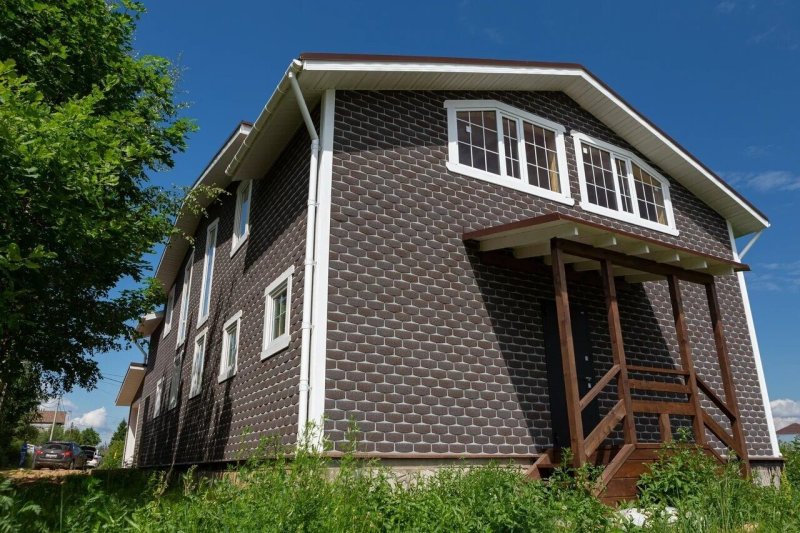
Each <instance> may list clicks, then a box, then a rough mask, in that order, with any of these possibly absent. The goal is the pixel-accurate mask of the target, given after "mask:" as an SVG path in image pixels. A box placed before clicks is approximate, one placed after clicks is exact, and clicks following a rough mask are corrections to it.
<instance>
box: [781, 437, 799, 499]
mask: <svg viewBox="0 0 800 533" xmlns="http://www.w3.org/2000/svg"><path fill="white" fill-rule="evenodd" d="M781 453H782V454H783V457H784V459H785V460H786V465H785V470H784V477H785V479H786V480H787V481H789V483H791V484H792V486H794V487H795V488H796V489H797V490H800V437H795V439H794V440H793V441H792V442H786V443H783V444H781Z"/></svg>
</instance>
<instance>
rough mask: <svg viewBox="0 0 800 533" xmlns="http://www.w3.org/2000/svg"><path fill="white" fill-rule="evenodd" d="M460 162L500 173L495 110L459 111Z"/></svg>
mask: <svg viewBox="0 0 800 533" xmlns="http://www.w3.org/2000/svg"><path fill="white" fill-rule="evenodd" d="M456 129H457V130H458V162H459V163H461V164H462V165H467V166H470V167H473V168H477V169H480V170H486V171H487V172H492V173H494V174H498V173H499V172H500V158H499V153H498V144H497V119H496V116H495V112H494V111H459V112H457V113H456Z"/></svg>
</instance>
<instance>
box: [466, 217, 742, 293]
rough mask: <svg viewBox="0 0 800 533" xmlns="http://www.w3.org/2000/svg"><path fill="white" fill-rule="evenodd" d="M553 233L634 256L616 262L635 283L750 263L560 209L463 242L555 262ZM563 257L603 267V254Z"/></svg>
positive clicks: (579, 267) (729, 270)
mask: <svg viewBox="0 0 800 533" xmlns="http://www.w3.org/2000/svg"><path fill="white" fill-rule="evenodd" d="M554 238H557V239H562V240H565V241H572V242H575V243H579V244H582V245H587V246H588V247H591V248H592V249H594V250H599V251H606V252H607V253H609V254H614V255H615V256H618V257H622V256H623V255H624V256H628V257H630V258H632V259H631V260H628V261H625V262H624V263H625V264H622V265H621V264H617V262H613V263H614V264H613V269H614V276H618V277H620V276H621V277H624V278H625V279H626V281H628V282H632V283H637V282H642V281H653V280H659V279H665V278H666V276H667V274H668V273H670V272H671V271H675V272H684V273H686V274H688V275H690V276H691V275H692V274H697V275H700V276H702V275H706V276H708V275H710V276H719V275H727V274H733V273H734V272H738V271H747V270H750V267H749V266H747V265H746V264H743V263H739V262H736V261H733V260H732V259H728V258H724V257H718V256H714V255H710V254H706V253H703V252H698V251H695V250H690V249H688V248H684V247H682V246H677V245H673V244H669V243H666V242H662V241H658V240H656V239H653V238H650V237H645V236H642V235H636V234H634V233H630V232H628V231H624V230H620V229H616V228H612V227H608V226H604V225H602V224H598V223H595V222H589V221H586V220H581V219H579V218H576V217H573V216H570V215H564V214H561V213H550V214H547V215H541V216H538V217H533V218H529V219H525V220H521V221H518V222H512V223H509V224H501V225H498V226H492V227H489V228H485V229H481V230H477V231H472V232H468V233H465V234H464V235H463V239H464V241H476V242H478V243H479V246H480V251H482V252H490V251H493V250H501V249H510V250H512V252H513V254H514V257H516V258H518V259H526V258H532V257H543V258H544V260H545V262H546V263H549V262H550V252H551V248H550V241H551V239H554ZM633 259H635V260H633ZM564 262H565V263H570V264H571V266H572V269H573V270H575V271H578V272H581V271H590V270H600V261H599V260H598V259H596V258H588V257H586V256H585V255H571V254H569V251H566V253H565V257H564ZM638 264H641V267H640V268H636V267H637V265H638ZM698 277H699V276H698Z"/></svg>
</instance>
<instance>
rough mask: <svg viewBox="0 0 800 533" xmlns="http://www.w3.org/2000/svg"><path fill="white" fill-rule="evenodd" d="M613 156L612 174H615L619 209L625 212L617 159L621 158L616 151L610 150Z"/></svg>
mask: <svg viewBox="0 0 800 533" xmlns="http://www.w3.org/2000/svg"><path fill="white" fill-rule="evenodd" d="M609 155H610V156H611V175H612V176H613V178H612V180H613V182H614V192H615V193H616V197H617V211H620V212H622V213H625V212H626V210H625V204H624V203H623V201H622V191H621V189H622V185H621V184H620V182H619V174H618V173H617V159H619V158H618V157H617V156H616V154H614V152H609Z"/></svg>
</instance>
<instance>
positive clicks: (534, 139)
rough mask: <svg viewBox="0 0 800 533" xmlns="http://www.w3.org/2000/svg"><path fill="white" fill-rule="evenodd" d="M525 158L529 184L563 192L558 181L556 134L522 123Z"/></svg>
mask: <svg viewBox="0 0 800 533" xmlns="http://www.w3.org/2000/svg"><path fill="white" fill-rule="evenodd" d="M522 130H523V135H524V136H525V156H526V157H527V159H528V162H527V164H528V183H530V184H531V185H534V186H536V187H541V188H542V189H547V190H549V191H555V192H561V183H560V181H559V179H558V156H557V153H556V134H555V132H553V131H550V130H548V129H545V128H542V127H539V126H536V125H534V124H531V123H529V122H523V123H522Z"/></svg>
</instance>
